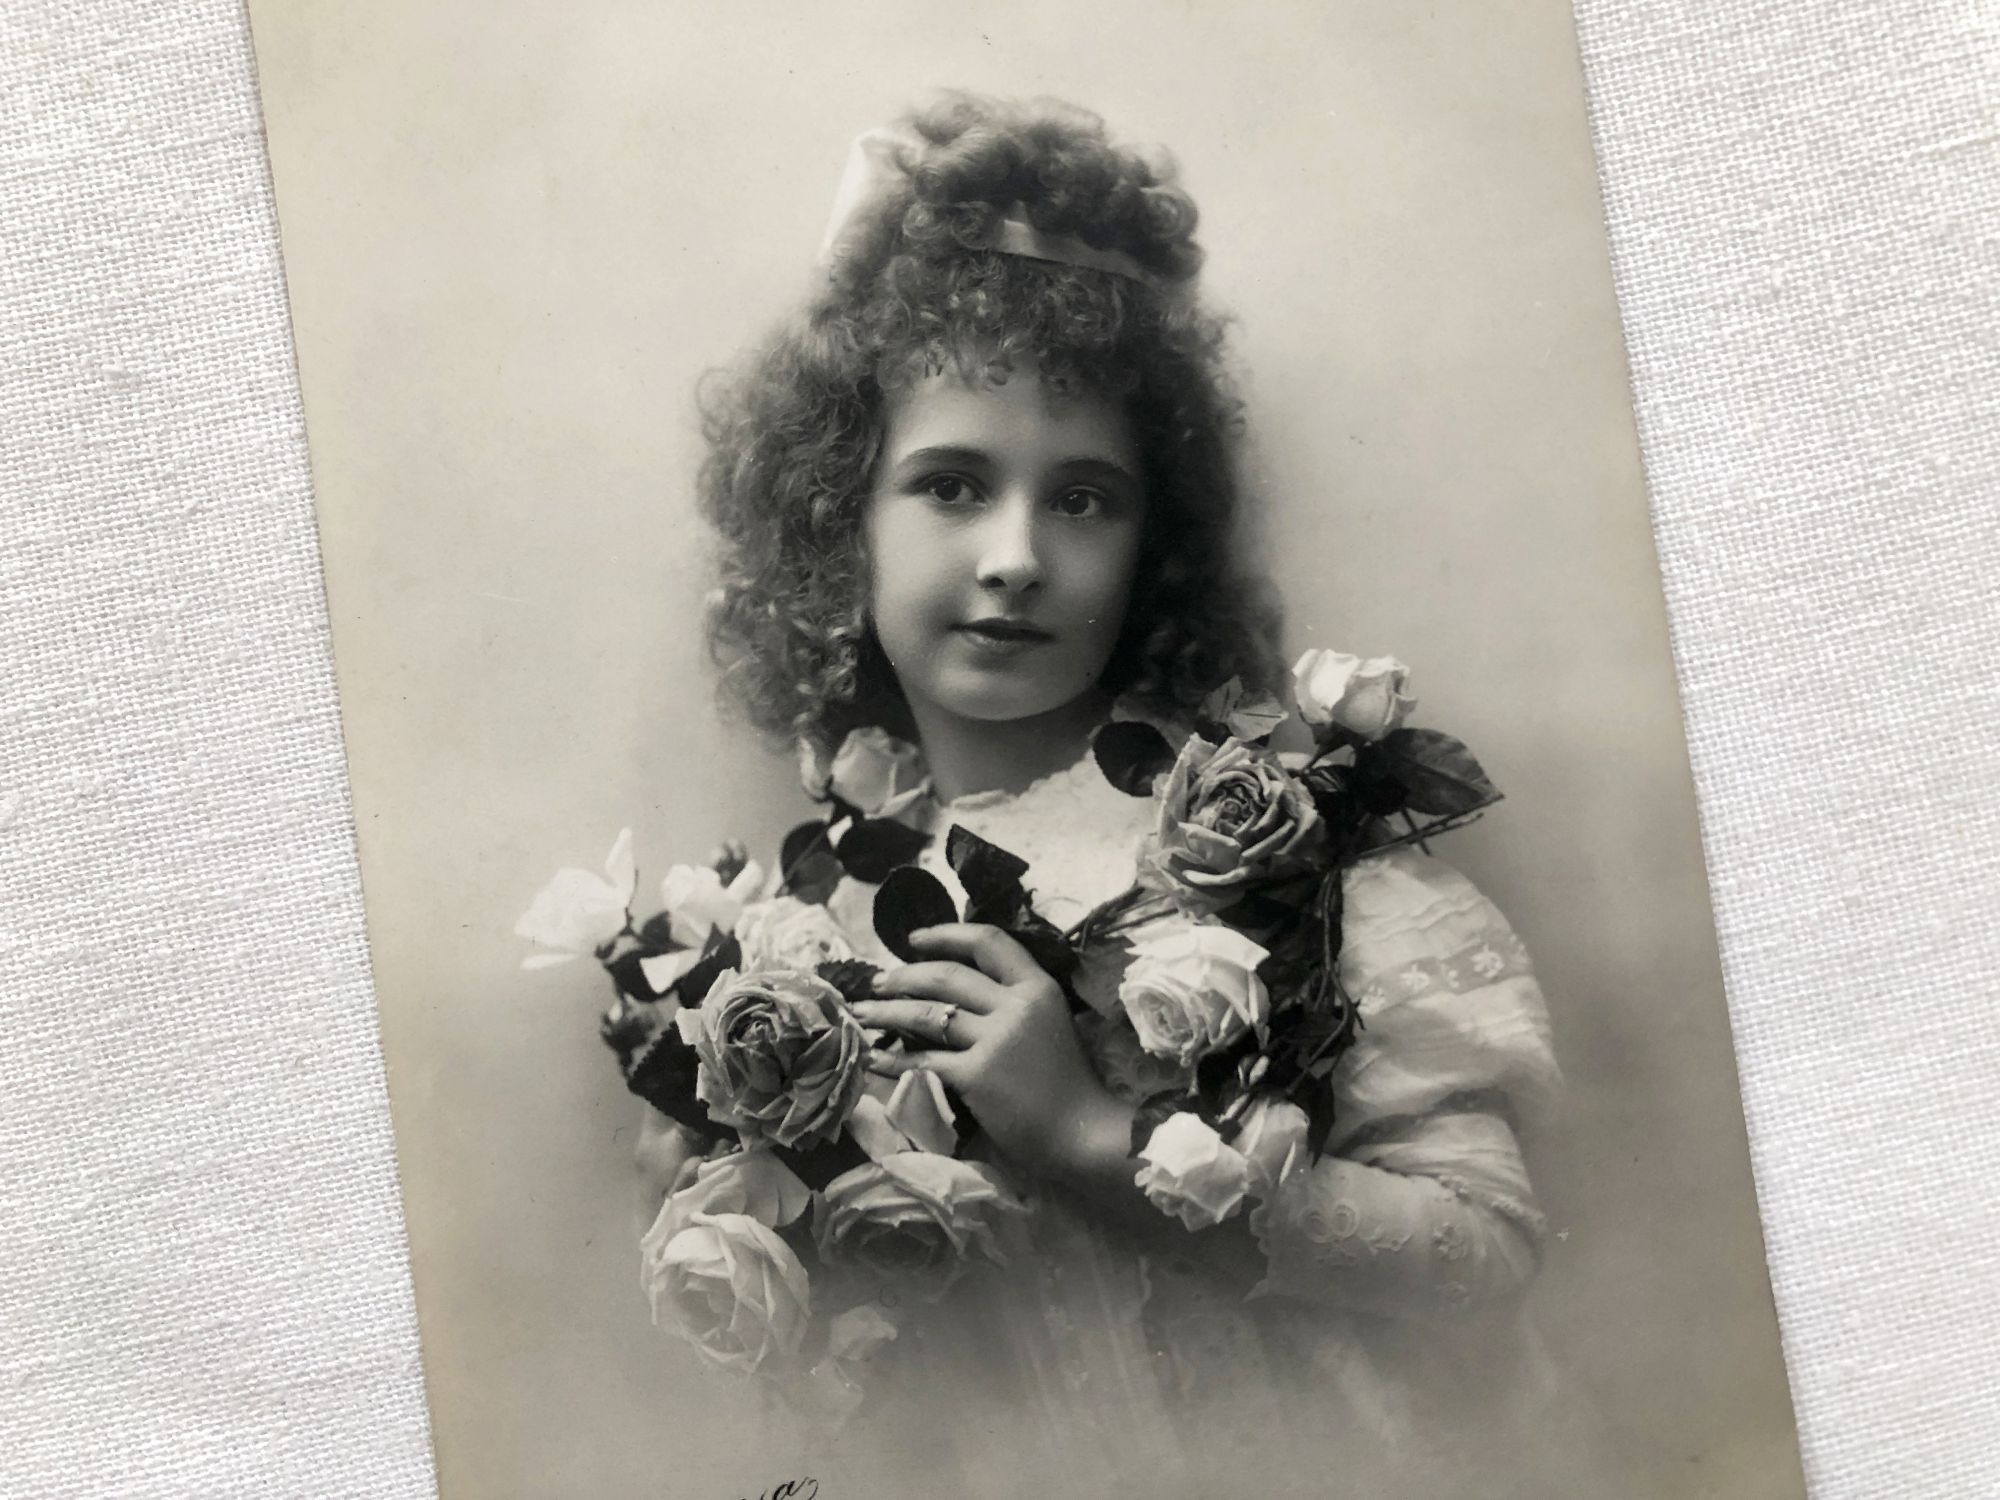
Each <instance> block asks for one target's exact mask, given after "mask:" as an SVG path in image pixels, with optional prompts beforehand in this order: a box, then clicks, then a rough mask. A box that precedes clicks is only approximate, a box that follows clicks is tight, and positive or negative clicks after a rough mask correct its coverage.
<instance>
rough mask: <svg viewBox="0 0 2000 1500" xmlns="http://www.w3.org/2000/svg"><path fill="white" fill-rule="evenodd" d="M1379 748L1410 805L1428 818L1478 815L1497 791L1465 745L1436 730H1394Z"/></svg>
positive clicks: (1390, 772) (1497, 793)
mask: <svg viewBox="0 0 2000 1500" xmlns="http://www.w3.org/2000/svg"><path fill="white" fill-rule="evenodd" d="M1381 748H1382V752H1383V756H1384V759H1385V761H1386V763H1387V769H1388V772H1389V774H1390V775H1391V776H1393V777H1394V778H1395V779H1396V781H1397V782H1398V783H1400V784H1401V786H1402V787H1403V789H1404V791H1405V792H1406V793H1407V794H1408V801H1409V806H1410V807H1411V808H1413V809H1414V810H1415V811H1417V812H1420V813H1427V814H1429V815H1431V816H1433V817H1453V816H1457V815H1460V814H1463V813H1469V812H1474V811H1477V810H1478V809H1479V808H1482V807H1484V806H1486V805H1487V804H1488V803H1489V802H1493V801H1495V800H1496V799H1497V798H1498V797H1499V795H1500V793H1499V791H1498V790H1497V789H1496V788H1495V787H1494V785H1493V783H1492V782H1491V781H1490V780H1489V779H1488V778H1487V775H1486V770H1485V768H1484V767H1483V766H1481V765H1480V764H1479V761H1478V760H1477V758H1475V757H1474V755H1473V753H1472V752H1471V751H1470V750H1468V749H1466V747H1465V745H1464V743H1463V742H1462V741H1460V740H1456V739H1453V738H1452V737H1451V736H1450V735H1448V734H1444V733H1441V732H1440V731H1438V730H1435V729H1398V730H1397V731H1396V732H1395V733H1393V734H1390V735H1387V736H1385V737H1384V738H1383V739H1382V741H1381Z"/></svg>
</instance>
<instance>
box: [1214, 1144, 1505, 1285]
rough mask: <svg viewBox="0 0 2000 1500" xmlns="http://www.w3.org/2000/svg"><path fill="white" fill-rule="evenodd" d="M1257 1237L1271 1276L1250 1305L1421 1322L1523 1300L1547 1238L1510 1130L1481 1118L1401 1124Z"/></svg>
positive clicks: (1277, 1213)
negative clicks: (1325, 1308) (1292, 1305)
mask: <svg viewBox="0 0 2000 1500" xmlns="http://www.w3.org/2000/svg"><path fill="white" fill-rule="evenodd" d="M1350 1149H1352V1148H1350ZM1250 1227H1251V1229H1252V1230H1253V1231H1254V1232H1255V1233H1256V1235H1257V1240H1258V1243H1259V1244H1260V1245H1261V1246H1262V1247H1263V1250H1264V1254H1265V1257H1266V1259H1267V1261H1268V1265H1269V1269H1268V1272H1267V1275H1266V1277H1265V1280H1264V1282H1263V1283H1262V1284H1261V1285H1260V1286H1259V1287H1258V1288H1257V1290H1256V1291H1255V1292H1254V1293H1253V1294H1252V1295H1253V1296H1282V1297H1292V1298H1297V1299H1299V1300H1301V1301H1307V1302H1315V1303H1322V1304H1330V1305H1335V1306H1340V1307H1346V1308H1351V1309H1354V1310H1356V1311H1360V1312H1367V1313H1374V1314H1377V1315H1381V1316H1388V1317H1419V1318H1421V1317H1426V1316H1430V1317H1450V1316H1452V1315H1454V1314H1457V1313H1461V1312H1468V1311H1471V1310H1473V1309H1475V1308H1478V1307H1481V1306H1483V1305H1486V1304H1489V1303H1492V1302H1495V1301H1499V1300H1502V1299H1504V1298H1506V1297H1508V1296H1511V1295H1513V1294H1514V1293H1516V1292H1518V1291H1520V1290H1521V1289H1522V1288H1523V1287H1524V1286H1525V1285H1526V1284H1527V1282H1528V1281H1529V1279H1530V1278H1531V1277H1532V1276H1533V1275H1534V1272H1535V1269H1536V1266H1537V1264H1538V1263H1539V1258H1540V1244H1541V1239H1542V1234H1543V1229H1544V1225H1543V1220H1542V1216H1541V1214H1540V1213H1539V1212H1538V1211H1537V1210H1536V1208H1535V1206H1534V1200H1533V1195H1532V1192H1531V1191H1530V1189H1529V1186H1528V1179H1527V1172H1526V1170H1525V1168H1524V1167H1523V1166H1522V1164H1521V1156H1520V1152H1519V1149H1518V1148H1517V1146H1516V1144H1515V1141H1514V1133H1513V1131H1512V1130H1511V1129H1510V1128H1509V1127H1508V1125H1507V1123H1506V1121H1504V1120H1503V1119H1501V1118H1500V1117H1499V1116H1498V1115H1494V1114H1490V1113H1485V1112H1481V1111H1477V1110H1466V1111H1444V1110H1441V1111H1438V1112H1436V1113H1433V1114H1430V1115H1426V1116H1423V1117H1421V1118H1417V1119H1412V1120H1409V1121H1406V1122H1401V1123H1400V1124H1399V1126H1398V1127H1397V1128H1395V1129H1391V1130H1383V1131H1378V1132H1375V1133H1371V1140H1370V1143H1369V1144H1368V1145H1366V1146H1364V1147H1360V1148H1359V1149H1352V1154H1350V1155H1347V1156H1339V1157H1324V1158H1322V1159H1321V1160H1320V1161H1319V1162H1318V1163H1317V1164H1316V1165H1314V1166H1313V1167H1311V1168H1309V1169H1308V1170H1306V1171H1304V1172H1300V1173H1298V1174H1296V1175H1295V1176H1294V1177H1293V1178H1292V1179H1291V1180H1290V1182H1289V1183H1287V1185H1286V1186H1285V1187H1284V1188H1283V1189H1281V1190H1280V1191H1279V1192H1278V1193H1277V1194H1276V1195H1275V1196H1273V1197H1272V1198H1271V1199H1270V1200H1269V1201H1268V1202H1266V1203H1264V1204H1263V1205H1261V1206H1260V1207H1259V1208H1258V1209H1257V1210H1256V1211H1255V1212H1254V1213H1253V1214H1252V1215H1251V1219H1250Z"/></svg>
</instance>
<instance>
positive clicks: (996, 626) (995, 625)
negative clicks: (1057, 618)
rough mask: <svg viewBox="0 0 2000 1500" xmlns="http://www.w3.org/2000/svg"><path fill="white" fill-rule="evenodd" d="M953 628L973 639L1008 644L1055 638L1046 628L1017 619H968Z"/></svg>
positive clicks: (1024, 643)
mask: <svg viewBox="0 0 2000 1500" xmlns="http://www.w3.org/2000/svg"><path fill="white" fill-rule="evenodd" d="M954 628H956V629H957V630H959V631H960V632H962V633H963V634H965V635H969V636H971V637H972V638H973V639H974V640H985V641H995V642H1002V641H1004V642H1006V643H1008V644H1010V645H1030V644H1033V643H1034V642H1037V641H1048V640H1053V639H1055V637H1053V636H1051V635H1050V634H1049V633H1048V632H1047V631H1046V630H1037V629H1036V628H1035V627H1034V626H1032V625H1028V624H1024V623H1023V622H1021V621H1019V620H969V621H967V622H966V623H965V624H963V625H959V626H956V627H954Z"/></svg>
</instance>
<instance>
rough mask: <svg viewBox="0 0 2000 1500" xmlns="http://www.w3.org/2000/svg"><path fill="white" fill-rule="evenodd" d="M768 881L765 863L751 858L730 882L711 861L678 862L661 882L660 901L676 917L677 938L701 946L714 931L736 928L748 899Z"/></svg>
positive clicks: (687, 943) (675, 937) (674, 926)
mask: <svg viewBox="0 0 2000 1500" xmlns="http://www.w3.org/2000/svg"><path fill="white" fill-rule="evenodd" d="M763 884H764V867H763V866H762V865H760V864H758V863H757V861H756V860H754V859H753V860H751V861H750V862H749V863H748V864H746V865H745V866H744V867H743V868H742V869H741V870H739V871H738V872H737V874H736V878H735V879H734V880H732V881H730V882H729V884H728V885H724V884H723V883H722V877H721V876H720V875H718V874H716V872H715V871H714V870H713V869H711V868H710V867H709V866H707V865H675V866H674V867H673V868H672V869H671V870H669V871H667V873H666V878H665V879H663V880H661V882H660V905H661V906H663V907H664V908H666V911H667V915H668V916H669V917H670V918H672V921H673V927H672V931H673V935H674V941H675V942H677V943H681V944H684V945H685V946H687V947H689V948H700V947H701V946H702V945H703V944H704V943H706V942H707V941H708V935H709V933H711V932H724V933H727V932H732V931H734V930H735V927H736V919H737V917H738V916H739V915H741V913H742V911H743V907H744V905H745V903H747V902H749V901H750V900H752V899H753V898H755V896H756V894H757V891H758V888H759V887H760V886H762V885H763Z"/></svg>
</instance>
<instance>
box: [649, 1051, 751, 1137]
mask: <svg viewBox="0 0 2000 1500" xmlns="http://www.w3.org/2000/svg"><path fill="white" fill-rule="evenodd" d="M700 1068H701V1058H700V1056H699V1055H698V1054H697V1053H696V1052H695V1050H694V1048H692V1047H690V1046H689V1045H688V1044H687V1043H686V1042H685V1041H683V1040H682V1039H681V1034H680V1031H679V1029H678V1028H676V1027H673V1026H666V1027H662V1028H661V1030H660V1034H659V1035H658V1036H656V1037H655V1038H654V1039H653V1045H652V1046H650V1047H648V1048H647V1049H646V1050H645V1051H644V1052H643V1053H641V1054H640V1056H639V1060H638V1062H636V1063H634V1064H633V1065H632V1071H631V1072H630V1073H628V1074H626V1075H625V1087H626V1088H628V1089H630V1090H631V1091H632V1092H633V1093H635V1094H637V1095H638V1096H639V1097H640V1098H641V1099H644V1100H645V1101H646V1102H647V1103H648V1104H650V1105H652V1106H653V1108H655V1109H657V1110H658V1111H659V1112H660V1113H661V1114H663V1115H665V1116H666V1117H667V1118H668V1119H670V1120H675V1121H678V1122H679V1123H680V1124H682V1125H685V1126H686V1127H687V1128H688V1129H689V1130H692V1131H693V1132H694V1133H695V1135H696V1136H698V1137H699V1138H700V1139H701V1141H702V1142H703V1144H704V1145H706V1144H707V1143H709V1142H711V1141H719V1140H724V1139H727V1138H728V1137H730V1136H731V1135H733V1134H734V1132H732V1131H730V1130H728V1129H726V1128H725V1127H723V1126H721V1125H718V1124H716V1123H715V1121H713V1120H711V1119H709V1117H708V1109H707V1107H706V1106H705V1105H703V1104H702V1102H701V1101H700V1100H699V1099H697V1098H696V1097H695V1093H694V1088H695V1078H696V1075H697V1074H698V1073H699V1071H700Z"/></svg>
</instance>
